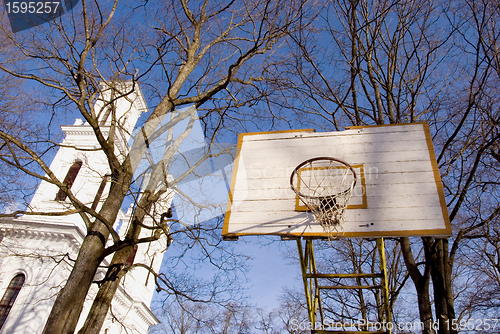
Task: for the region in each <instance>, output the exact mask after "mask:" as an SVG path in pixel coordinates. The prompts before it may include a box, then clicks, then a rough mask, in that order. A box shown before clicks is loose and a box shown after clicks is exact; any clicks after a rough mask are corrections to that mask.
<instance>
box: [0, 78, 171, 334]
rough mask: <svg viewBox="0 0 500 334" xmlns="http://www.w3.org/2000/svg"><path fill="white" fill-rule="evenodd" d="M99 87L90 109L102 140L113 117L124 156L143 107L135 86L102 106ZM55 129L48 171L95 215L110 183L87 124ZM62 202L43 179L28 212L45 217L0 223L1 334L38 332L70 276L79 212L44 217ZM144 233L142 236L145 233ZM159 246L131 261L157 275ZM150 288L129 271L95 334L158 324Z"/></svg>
mask: <svg viewBox="0 0 500 334" xmlns="http://www.w3.org/2000/svg"><path fill="white" fill-rule="evenodd" d="M119 85H120V86H119V88H121V89H123V90H129V91H130V90H131V83H129V82H122V83H120V84H119ZM102 87H103V89H104V93H103V96H101V99H100V100H99V101H98V102H97V103H96V105H95V110H96V112H100V116H99V120H100V128H101V130H102V132H103V133H104V135H105V136H107V135H108V134H109V132H110V131H109V130H110V125H111V123H110V122H111V118H112V117H111V113H112V112H115V115H116V119H117V120H118V122H119V124H120V127H119V128H120V130H119V131H117V133H116V135H115V138H116V146H115V152H116V153H117V154H119V155H120V156H121V157H125V155H126V154H127V152H128V146H127V142H128V141H129V139H130V137H131V133H132V131H133V129H134V126H135V123H136V122H137V120H138V118H139V116H140V115H141V113H143V112H145V111H147V107H146V103H145V101H144V97H143V95H142V93H141V91H140V89H139V87H138V86H136V88H135V90H134V91H133V92H132V93H131V94H128V95H127V96H126V97H122V98H120V99H118V100H116V101H115V108H114V110H113V108H103V105H104V103H105V101H110V99H111V98H112V95H113V94H114V93H113V91H112V90H111V89H109V88H108V89H106V87H109V86H106V85H103V86H102ZM61 129H62V131H63V132H64V134H65V138H64V141H63V142H62V145H61V146H60V148H59V150H58V152H57V154H56V156H55V157H54V160H53V161H52V163H51V165H50V169H51V170H52V171H53V172H54V174H55V175H56V176H57V178H58V179H59V180H64V182H65V183H67V184H70V185H71V191H72V192H73V194H75V196H76V198H78V200H80V201H81V202H82V203H84V204H86V205H88V206H91V207H92V208H94V209H96V210H97V211H98V210H99V208H100V205H102V203H103V200H104V199H105V197H106V194H107V191H108V190H109V182H110V181H111V180H110V174H109V167H108V164H107V162H106V161H107V159H106V157H105V155H104V153H103V152H102V151H100V150H97V149H96V148H98V147H99V145H98V142H97V140H96V138H95V135H94V132H93V131H92V128H91V126H90V125H88V124H85V123H84V122H82V121H81V120H79V119H77V120H76V122H75V123H74V124H73V125H68V126H61ZM69 203H70V202H69V200H68V199H67V198H66V195H65V193H63V192H60V191H59V189H58V188H57V186H55V185H53V184H50V183H48V182H45V181H42V182H41V183H40V185H39V187H38V189H37V191H36V193H35V195H34V196H33V199H32V201H31V203H30V206H29V209H31V210H32V211H33V212H44V213H48V214H44V215H24V216H21V217H17V218H10V219H1V220H0V298H1V299H0V334H14V333H15V334H42V333H43V329H44V326H45V322H46V320H47V318H48V315H49V313H50V310H51V308H52V305H53V303H54V300H55V296H56V294H57V292H58V291H59V289H60V288H61V287H62V286H63V285H64V282H65V280H66V279H67V277H68V276H69V273H70V270H71V263H72V262H73V261H74V260H75V259H76V256H77V253H78V249H79V247H80V245H81V243H82V241H83V238H84V236H85V235H86V227H85V224H84V222H83V220H82V219H81V217H80V216H79V215H78V214H72V215H64V216H61V215H55V214H53V215H51V214H50V213H55V212H61V211H65V210H68V209H71V206H70V204H69ZM131 215H132V209H129V210H128V211H127V212H122V211H121V210H120V212H119V214H118V218H117V221H116V222H115V229H116V230H117V231H118V233H119V234H120V235H123V234H124V233H125V231H126V229H127V225H128V223H129V222H130V220H131ZM146 223H147V222H146ZM143 233H144V235H143V236H149V235H147V234H148V233H151V232H150V231H144V232H143ZM165 247H166V239H161V240H159V241H158V242H155V243H153V244H152V245H147V244H141V245H139V247H138V249H137V254H136V257H135V262H141V263H146V264H148V265H151V266H152V267H153V268H154V269H155V270H156V271H158V270H159V267H160V265H161V260H162V255H163V253H162V251H164V250H165ZM105 261H106V260H105ZM105 264H106V263H105ZM104 273H105V270H104V269H103V270H102V272H100V273H98V274H100V275H101V277H102V276H104ZM98 278H99V277H96V279H98ZM154 289H155V282H154V277H153V276H151V275H149V274H148V271H147V270H145V269H143V268H135V269H133V270H132V271H130V272H129V273H128V274H127V275H126V276H125V278H124V279H123V282H122V283H121V284H120V287H119V289H118V291H117V293H116V295H115V297H114V299H113V302H112V305H111V310H110V314H108V317H107V320H106V322H105V324H104V326H103V328H102V333H105V334H120V333H137V334H139V333H143V334H145V333H147V330H148V327H149V326H151V325H154V324H156V323H158V320H157V319H156V317H155V316H154V315H153V313H152V312H151V310H150V308H149V305H150V303H151V299H152V296H153V293H154ZM96 292H97V286H96V284H93V285H92V290H91V291H90V292H89V295H88V300H87V302H86V304H85V307H84V310H83V312H82V316H81V318H80V322H79V324H78V327H80V326H82V325H83V322H84V321H85V318H86V314H87V312H88V310H89V308H90V306H91V304H92V296H93V295H95V293H96Z"/></svg>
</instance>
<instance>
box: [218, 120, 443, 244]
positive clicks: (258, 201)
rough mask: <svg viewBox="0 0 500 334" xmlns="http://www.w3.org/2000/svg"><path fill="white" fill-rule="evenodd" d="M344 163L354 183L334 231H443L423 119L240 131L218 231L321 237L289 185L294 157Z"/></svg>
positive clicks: (437, 183)
mask: <svg viewBox="0 0 500 334" xmlns="http://www.w3.org/2000/svg"><path fill="white" fill-rule="evenodd" d="M321 156H325V157H333V158H338V159H341V160H343V161H346V162H348V163H349V164H351V165H352V166H353V167H354V169H355V171H356V174H357V184H356V187H355V188H354V193H353V196H352V198H351V199H350V201H349V206H348V207H347V211H346V215H345V217H346V221H345V223H344V228H343V234H342V235H340V234H339V237H375V236H385V237H390V236H393V237H397V236H443V237H444V236H449V235H451V226H450V222H449V217H448V211H447V208H446V202H445V198H444V194H443V187H442V183H441V177H440V175H439V170H438V167H437V163H436V158H435V154H434V149H433V145H432V140H431V136H430V132H429V128H428V125H427V123H412V124H404V125H387V126H366V127H350V128H348V129H347V130H345V131H337V132H314V131H313V130H293V131H278V132H260V133H243V134H240V137H239V142H238V151H237V156H236V160H235V163H234V169H233V176H232V180H231V188H230V192H229V199H228V203H227V209H226V215H225V221H224V227H223V232H222V234H223V236H226V237H231V236H242V235H282V236H317V237H325V236H328V235H327V233H325V232H324V230H323V227H322V226H321V225H319V224H317V223H315V222H314V217H313V216H312V214H311V213H310V212H307V211H306V207H305V205H303V204H302V202H300V200H299V199H298V198H297V196H296V195H295V193H294V192H293V190H292V189H291V187H290V174H291V173H292V171H293V170H294V168H295V167H296V166H297V165H298V164H300V163H301V162H303V161H305V160H307V159H310V158H314V157H321Z"/></svg>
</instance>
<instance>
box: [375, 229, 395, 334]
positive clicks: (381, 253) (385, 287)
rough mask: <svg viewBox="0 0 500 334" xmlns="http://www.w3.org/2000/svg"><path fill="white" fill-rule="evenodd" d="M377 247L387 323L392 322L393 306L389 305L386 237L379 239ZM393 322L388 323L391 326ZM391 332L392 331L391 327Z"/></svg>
mask: <svg viewBox="0 0 500 334" xmlns="http://www.w3.org/2000/svg"><path fill="white" fill-rule="evenodd" d="M377 248H378V252H379V257H380V271H381V273H382V298H383V300H384V310H385V317H386V318H385V319H384V320H385V322H386V323H387V324H389V323H391V322H392V314H391V307H390V305H389V282H388V279H387V263H386V259H385V243H384V238H378V239H377ZM391 325H392V324H390V325H388V326H391ZM388 330H389V333H390V332H391V331H390V329H388Z"/></svg>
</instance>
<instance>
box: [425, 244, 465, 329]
mask: <svg viewBox="0 0 500 334" xmlns="http://www.w3.org/2000/svg"><path fill="white" fill-rule="evenodd" d="M423 239H424V250H425V257H426V259H427V261H428V263H429V266H430V269H431V277H432V284H433V287H434V303H435V309H436V319H437V321H438V324H439V330H438V333H439V334H456V333H457V330H455V329H454V328H453V326H452V321H453V319H455V309H454V305H453V292H452V286H451V268H450V265H449V256H448V255H449V254H448V240H447V239H436V240H434V239H433V238H423Z"/></svg>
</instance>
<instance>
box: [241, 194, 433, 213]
mask: <svg viewBox="0 0 500 334" xmlns="http://www.w3.org/2000/svg"><path fill="white" fill-rule="evenodd" d="M367 201H368V208H369V209H383V208H399V209H406V208H412V207H414V208H420V207H433V206H436V207H440V205H439V197H438V195H437V194H430V195H427V194H425V195H420V196H419V197H418V198H415V196H413V195H409V194H404V195H398V194H391V195H389V196H384V197H381V196H367ZM349 203H350V204H353V205H354V204H362V203H360V201H359V200H358V201H350V202H349ZM368 208H367V209H368ZM289 210H292V211H293V210H295V201H294V199H293V198H288V199H278V200H273V201H270V200H267V199H255V200H248V199H245V200H238V201H236V200H235V201H233V204H232V211H233V212H236V211H238V212H274V211H289ZM351 210H355V209H351ZM359 210H366V209H359Z"/></svg>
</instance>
